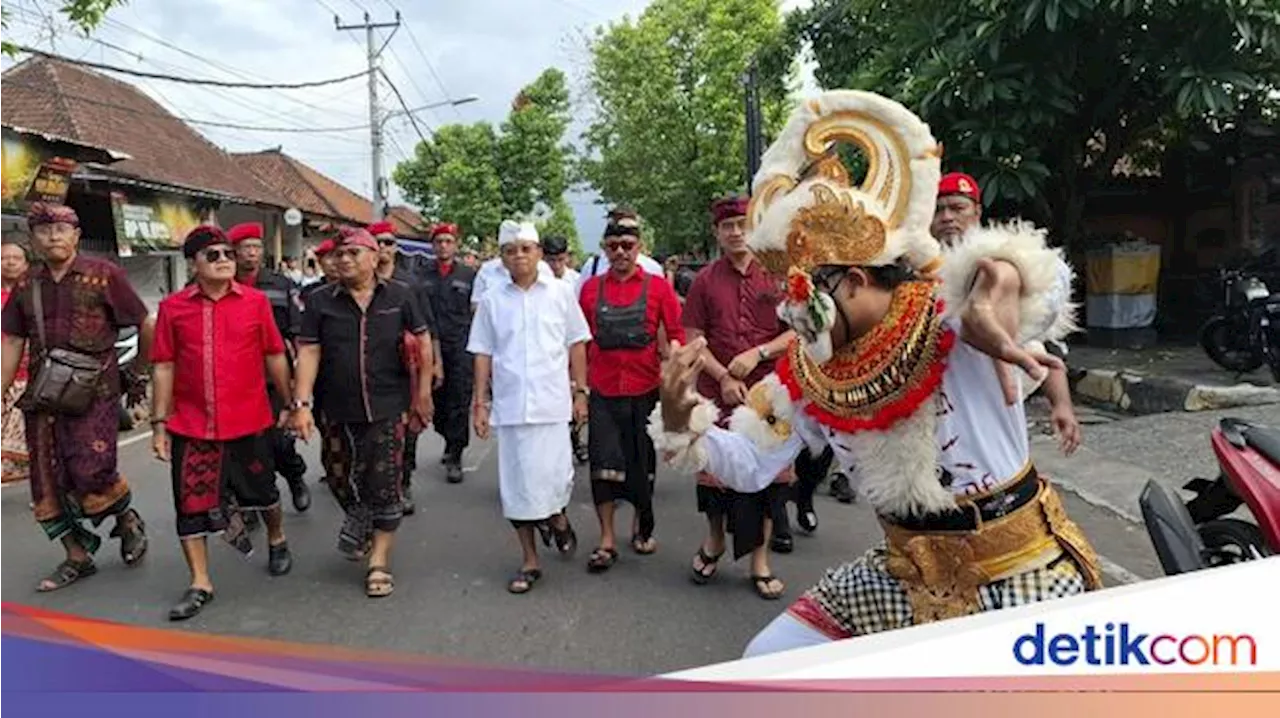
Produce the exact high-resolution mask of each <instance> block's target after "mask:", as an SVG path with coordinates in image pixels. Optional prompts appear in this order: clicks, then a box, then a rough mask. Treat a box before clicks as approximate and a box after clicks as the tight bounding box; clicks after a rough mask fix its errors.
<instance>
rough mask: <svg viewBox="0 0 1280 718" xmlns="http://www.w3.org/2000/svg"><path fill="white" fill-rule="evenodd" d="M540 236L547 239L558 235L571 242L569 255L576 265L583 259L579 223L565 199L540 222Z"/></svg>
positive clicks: (557, 203) (556, 202) (554, 206)
mask: <svg viewBox="0 0 1280 718" xmlns="http://www.w3.org/2000/svg"><path fill="white" fill-rule="evenodd" d="M537 224H538V236H541V237H545V236H547V235H550V234H558V235H561V236H563V237H565V238H566V239H568V240H569V254H571V255H573V259H574V264H577V263H578V262H580V261H581V260H582V259H583V253H582V240H581V238H579V236H578V222H577V220H576V219H575V218H574V216H573V209H572V208H571V207H570V206H569V203H568V202H566V201H564V198H563V197H561V198H560V199H558V200H556V201H555V203H553V204H552V206H551V213H550V214H548V215H546V216H545V217H543V218H542V219H540V220H538V223H537Z"/></svg>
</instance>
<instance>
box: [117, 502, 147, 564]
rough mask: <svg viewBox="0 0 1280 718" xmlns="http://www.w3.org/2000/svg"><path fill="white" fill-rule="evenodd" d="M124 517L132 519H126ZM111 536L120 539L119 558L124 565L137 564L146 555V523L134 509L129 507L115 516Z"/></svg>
mask: <svg viewBox="0 0 1280 718" xmlns="http://www.w3.org/2000/svg"><path fill="white" fill-rule="evenodd" d="M125 517H130V518H131V519H132V520H128V521H126V518H125ZM111 536H112V538H118V539H120V558H121V559H122V560H123V561H124V563H125V565H126V566H137V565H138V563H139V562H141V561H142V557H143V556H146V555H147V524H146V523H145V522H144V521H143V520H142V517H141V516H139V515H138V512H137V510H136V509H129V510H128V511H126V512H124V513H123V514H121V515H120V516H118V517H117V518H116V525H115V528H113V529H111Z"/></svg>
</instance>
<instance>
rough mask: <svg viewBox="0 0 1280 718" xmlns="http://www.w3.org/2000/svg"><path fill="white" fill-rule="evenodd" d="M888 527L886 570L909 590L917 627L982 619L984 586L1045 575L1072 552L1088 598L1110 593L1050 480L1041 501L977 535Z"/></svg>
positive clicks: (980, 525) (1095, 558)
mask: <svg viewBox="0 0 1280 718" xmlns="http://www.w3.org/2000/svg"><path fill="white" fill-rule="evenodd" d="M970 500H972V499H970ZM975 511H976V507H975ZM880 525H881V527H882V528H883V529H884V534H885V538H886V543H887V545H888V551H889V556H888V560H887V562H886V569H887V570H888V572H889V574H890V575H891V576H893V577H894V578H896V579H898V580H899V581H900V582H901V583H902V585H903V588H904V589H905V590H906V593H907V598H908V599H910V601H911V611H912V615H913V618H914V622H915V623H916V624H921V623H929V622H931V621H937V620H941V619H946V618H955V617H957V616H965V615H968V614H971V613H977V612H979V611H980V610H981V602H980V598H979V595H978V590H979V589H980V588H981V587H982V586H985V585H987V584H989V583H992V582H994V581H998V580H1001V579H1003V578H1008V577H1009V576H1013V575H1017V574H1019V573H1024V572H1026V571H1029V570H1034V569H1037V568H1043V567H1044V566H1046V565H1048V564H1049V563H1051V562H1052V561H1053V560H1054V559H1057V558H1059V557H1060V556H1061V555H1062V552H1064V551H1065V552H1066V553H1067V554H1069V555H1070V557H1071V558H1072V559H1074V560H1075V563H1076V565H1077V567H1078V568H1079V569H1080V573H1081V575H1082V577H1083V578H1084V582H1085V588H1086V589H1087V590H1090V591H1092V590H1096V589H1099V588H1102V576H1101V571H1100V570H1099V568H1098V555H1097V553H1096V552H1095V551H1094V550H1093V546H1092V545H1090V543H1089V540H1088V539H1087V538H1085V535H1084V533H1083V532H1082V531H1081V530H1080V527H1079V526H1077V525H1076V524H1075V522H1073V521H1072V520H1071V519H1070V518H1069V517H1068V516H1067V512H1066V509H1064V508H1063V506H1062V500H1061V499H1060V498H1059V497H1058V493H1057V492H1056V491H1054V489H1053V487H1052V486H1050V485H1049V484H1048V483H1047V482H1046V481H1044V480H1043V479H1041V480H1040V489H1039V491H1038V492H1037V494H1036V496H1035V498H1033V499H1032V500H1030V501H1028V502H1027V503H1025V504H1023V505H1022V506H1019V507H1018V508H1017V509H1014V510H1013V511H1012V512H1011V513H1009V514H1007V515H1005V516H1002V517H1000V518H998V519H995V520H993V521H985V522H984V521H982V519H981V516H979V517H978V524H977V529H976V530H973V531H911V530H907V529H904V528H901V527H899V526H895V525H893V524H891V523H888V522H886V521H884V520H883V519H881V521H880Z"/></svg>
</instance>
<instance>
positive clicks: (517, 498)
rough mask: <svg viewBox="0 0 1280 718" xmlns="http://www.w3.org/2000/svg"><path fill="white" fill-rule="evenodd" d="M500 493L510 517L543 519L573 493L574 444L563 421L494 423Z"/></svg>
mask: <svg viewBox="0 0 1280 718" xmlns="http://www.w3.org/2000/svg"><path fill="white" fill-rule="evenodd" d="M495 434H496V438H497V440H498V493H499V496H500V497H501V499H502V515H503V516H504V517H505V518H506V519H508V520H511V521H542V520H544V519H549V518H551V517H552V516H555V515H556V514H558V513H560V512H561V511H563V510H564V508H565V507H566V506H568V505H569V497H570V496H571V495H572V494H573V444H572V443H571V442H570V440H569V435H568V434H566V433H565V430H564V426H563V425H562V424H526V425H523V426H499V427H495Z"/></svg>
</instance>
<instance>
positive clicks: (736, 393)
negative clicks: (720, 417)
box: [720, 374, 747, 406]
mask: <svg viewBox="0 0 1280 718" xmlns="http://www.w3.org/2000/svg"><path fill="white" fill-rule="evenodd" d="M720 398H721V399H723V400H724V403H725V406H738V405H739V404H743V403H745V402H746V401H747V385H746V384H744V383H742V381H741V380H740V379H735V378H733V375H732V374H726V375H725V377H724V378H723V379H721V380H720Z"/></svg>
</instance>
